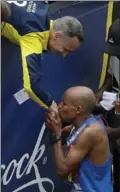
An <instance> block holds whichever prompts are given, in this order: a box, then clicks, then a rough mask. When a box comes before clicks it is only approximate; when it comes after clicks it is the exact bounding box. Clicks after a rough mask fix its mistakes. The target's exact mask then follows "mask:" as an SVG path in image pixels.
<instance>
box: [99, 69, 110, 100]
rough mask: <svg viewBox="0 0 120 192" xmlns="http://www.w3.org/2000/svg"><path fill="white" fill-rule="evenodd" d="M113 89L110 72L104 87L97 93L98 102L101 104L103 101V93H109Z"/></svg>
mask: <svg viewBox="0 0 120 192" xmlns="http://www.w3.org/2000/svg"><path fill="white" fill-rule="evenodd" d="M111 87H112V76H111V74H110V73H109V72H107V74H106V78H105V81H104V84H103V86H102V87H101V88H100V89H99V90H98V92H97V93H96V99H97V102H99V101H100V100H101V99H102V95H103V92H104V91H108V90H109V89H110V88H111Z"/></svg>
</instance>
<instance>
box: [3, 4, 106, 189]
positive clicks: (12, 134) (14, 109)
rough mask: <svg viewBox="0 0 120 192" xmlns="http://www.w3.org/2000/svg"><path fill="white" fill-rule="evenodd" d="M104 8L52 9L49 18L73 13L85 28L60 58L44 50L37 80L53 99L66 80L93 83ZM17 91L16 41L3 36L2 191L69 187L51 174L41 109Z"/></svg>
mask: <svg viewBox="0 0 120 192" xmlns="http://www.w3.org/2000/svg"><path fill="white" fill-rule="evenodd" d="M38 3H39V2H38ZM107 10H108V4H107V2H77V3H74V4H73V5H71V6H69V7H66V8H64V9H61V10H58V11H57V12H55V13H54V14H53V15H52V17H53V18H57V17H61V16H64V15H71V16H75V17H77V18H78V19H79V20H80V21H81V23H82V25H83V27H84V32H85V42H84V43H83V44H82V45H81V47H80V48H79V49H78V50H77V51H74V52H73V53H70V54H69V55H68V56H67V57H66V58H65V59H63V58H62V57H61V56H51V54H50V53H47V54H44V55H43V60H42V70H43V74H44V76H43V79H42V85H41V86H42V87H43V88H44V89H45V90H47V91H49V92H50V93H51V94H52V96H53V98H54V99H55V100H56V101H57V102H59V101H60V99H61V97H62V94H63V92H64V91H65V90H66V89H67V88H68V87H71V86H76V85H87V86H89V87H91V88H92V89H93V90H96V89H97V87H98V85H99V79H100V73H101V69H102V63H103V48H104V41H105V35H106V20H107ZM20 91H21V92H20ZM22 91H23V80H22V65H21V57H20V50H19V47H17V46H15V45H13V44H11V43H10V42H9V41H7V40H6V39H4V38H2V102H1V103H2V165H1V172H2V191H4V192H18V191H23V192H33V191H34V192H52V191H54V192H61V191H63V192H65V191H68V188H69V186H68V184H67V183H66V182H64V181H63V180H62V179H60V178H59V177H58V176H57V174H56V168H55V164H54V158H53V154H52V148H51V145H50V142H49V131H48V130H46V128H45V125H44V113H45V110H44V109H41V108H40V107H39V106H38V105H37V104H36V103H34V102H33V101H32V100H31V99H27V101H25V102H23V103H21V102H22V101H21V94H22ZM20 93H21V94H20ZM16 95H17V97H16ZM22 99H24V98H22Z"/></svg>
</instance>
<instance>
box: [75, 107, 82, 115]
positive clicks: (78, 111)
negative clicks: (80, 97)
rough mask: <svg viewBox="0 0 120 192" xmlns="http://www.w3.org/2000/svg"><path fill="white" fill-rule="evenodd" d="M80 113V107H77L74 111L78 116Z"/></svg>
mask: <svg viewBox="0 0 120 192" xmlns="http://www.w3.org/2000/svg"><path fill="white" fill-rule="evenodd" d="M81 111H82V107H81V106H80V105H79V106H78V107H77V109H76V112H77V115H79V114H80V113H81Z"/></svg>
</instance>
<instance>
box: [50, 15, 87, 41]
mask: <svg viewBox="0 0 120 192" xmlns="http://www.w3.org/2000/svg"><path fill="white" fill-rule="evenodd" d="M53 29H54V30H55V31H61V32H62V33H63V35H64V36H68V37H77V38H78V40H79V41H83V40H84V37H83V27H82V25H81V23H80V22H79V21H78V19H76V18H75V17H71V16H64V17H61V18H58V19H56V20H55V21H54V24H53Z"/></svg>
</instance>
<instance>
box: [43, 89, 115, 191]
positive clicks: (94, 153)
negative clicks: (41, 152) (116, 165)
mask: <svg viewBox="0 0 120 192" xmlns="http://www.w3.org/2000/svg"><path fill="white" fill-rule="evenodd" d="M95 104H96V99H95V95H94V93H93V92H92V90H91V89H89V88H87V87H73V88H70V89H68V90H67V91H66V92H65V93H64V96H63V99H62V101H61V103H60V104H59V108H58V112H59V113H57V112H55V111H54V110H52V109H50V110H49V111H48V113H47V119H46V125H47V127H48V128H49V129H50V130H51V131H52V133H53V134H52V137H51V143H52V146H53V152H54V158H55V162H56V167H57V172H58V174H59V175H60V176H68V175H69V174H70V173H72V177H73V182H74V185H73V189H72V191H81V190H82V191H84V192H88V191H89V192H93V191H95V192H98V191H99V192H103V191H106V192H112V191H113V187H112V179H111V162H112V161H111V154H110V150H109V142H108V137H107V133H106V129H105V126H104V124H103V122H102V121H100V119H97V118H95V117H94V116H92V114H91V113H92V110H93V108H94V106H95ZM56 111H57V110H56ZM63 122H64V123H66V122H67V123H70V124H72V125H73V128H72V131H71V134H70V137H69V138H68V140H67V153H66V154H64V152H63V149H62V144H61V138H62V137H61V136H62V129H61V128H62V123H63Z"/></svg>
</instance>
